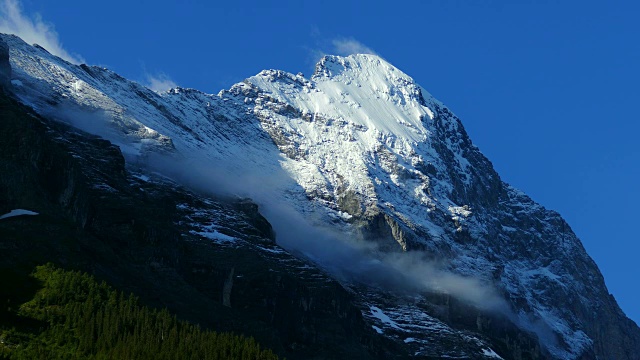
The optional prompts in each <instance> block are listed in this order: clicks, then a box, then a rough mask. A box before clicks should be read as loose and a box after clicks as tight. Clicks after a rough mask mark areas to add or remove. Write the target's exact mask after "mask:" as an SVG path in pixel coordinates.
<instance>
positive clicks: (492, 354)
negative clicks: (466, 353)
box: [482, 349, 502, 359]
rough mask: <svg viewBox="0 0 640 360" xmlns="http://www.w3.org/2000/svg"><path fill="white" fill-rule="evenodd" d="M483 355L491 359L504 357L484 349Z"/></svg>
mask: <svg viewBox="0 0 640 360" xmlns="http://www.w3.org/2000/svg"><path fill="white" fill-rule="evenodd" d="M482 354H483V355H484V356H487V357H490V358H495V359H502V357H501V356H500V355H498V354H496V352H495V351H493V350H492V349H482Z"/></svg>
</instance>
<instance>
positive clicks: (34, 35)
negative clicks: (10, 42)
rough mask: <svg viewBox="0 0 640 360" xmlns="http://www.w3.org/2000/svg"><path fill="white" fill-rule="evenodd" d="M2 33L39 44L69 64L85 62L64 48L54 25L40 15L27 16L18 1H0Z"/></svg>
mask: <svg viewBox="0 0 640 360" xmlns="http://www.w3.org/2000/svg"><path fill="white" fill-rule="evenodd" d="M0 32H3V33H6V34H14V35H17V36H19V37H21V38H22V40H24V41H26V42H27V43H29V44H34V43H35V44H38V45H40V46H42V47H43V48H45V49H47V51H49V52H50V53H52V54H53V55H56V56H59V57H61V58H63V59H65V60H67V61H69V62H72V63H75V64H80V63H83V62H84V59H83V58H82V57H81V56H79V55H77V54H71V53H69V52H68V51H67V50H65V49H64V48H63V47H62V43H61V42H60V39H59V38H58V33H57V32H56V30H55V28H54V26H53V24H51V23H47V22H45V21H44V20H43V19H42V16H40V14H35V15H34V16H32V17H30V16H27V15H25V14H24V13H23V12H22V6H21V4H20V2H19V1H18V0H0Z"/></svg>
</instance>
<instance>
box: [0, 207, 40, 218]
mask: <svg viewBox="0 0 640 360" xmlns="http://www.w3.org/2000/svg"><path fill="white" fill-rule="evenodd" d="M21 215H39V214H38V213H37V212H35V211H31V210H25V209H13V210H11V211H9V212H8V213H6V214H4V215H2V216H0V220H2V219H7V218H10V217H14V216H21Z"/></svg>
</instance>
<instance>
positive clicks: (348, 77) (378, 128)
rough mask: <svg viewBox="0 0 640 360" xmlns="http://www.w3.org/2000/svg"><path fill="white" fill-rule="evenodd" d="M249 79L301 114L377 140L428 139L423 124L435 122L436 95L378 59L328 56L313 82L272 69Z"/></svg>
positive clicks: (322, 61)
mask: <svg viewBox="0 0 640 360" xmlns="http://www.w3.org/2000/svg"><path fill="white" fill-rule="evenodd" d="M247 81H248V82H249V83H250V84H252V85H254V86H255V87H257V88H259V89H260V90H261V91H262V92H264V93H267V94H269V95H270V96H271V97H273V98H274V99H276V100H277V101H279V102H282V103H287V104H290V105H292V106H293V107H294V108H296V109H297V110H299V111H300V112H301V113H302V114H310V116H311V117H312V118H316V117H317V116H321V117H323V118H330V119H334V120H338V121H346V122H349V123H352V124H353V125H355V126H358V127H361V128H362V129H364V130H371V131H372V132H374V133H375V134H374V135H375V136H379V135H382V136H383V137H391V138H401V139H405V140H409V141H411V142H420V141H424V140H425V139H426V138H427V137H428V135H429V129H428V127H427V126H425V121H424V120H425V119H433V118H434V112H433V105H434V104H435V103H436V101H435V100H434V99H433V98H432V97H431V95H430V94H428V93H426V92H424V90H423V89H422V88H421V87H420V86H419V85H417V84H416V83H415V81H414V80H413V79H412V78H411V77H409V76H408V75H406V74H405V73H403V72H402V71H400V70H398V69H397V68H396V67H394V66H393V65H391V64H389V63H388V62H387V61H385V60H384V59H382V58H380V57H378V56H376V55H364V54H358V55H350V56H347V57H340V56H332V55H328V56H324V57H323V58H322V59H321V60H320V62H318V64H317V65H316V71H315V73H314V74H313V76H312V77H311V79H310V80H307V79H305V78H303V77H302V76H301V75H293V74H289V73H286V72H282V71H277V70H267V71H263V72H261V73H259V74H258V75H256V76H253V77H251V78H249V79H247ZM365 132H366V131H365Z"/></svg>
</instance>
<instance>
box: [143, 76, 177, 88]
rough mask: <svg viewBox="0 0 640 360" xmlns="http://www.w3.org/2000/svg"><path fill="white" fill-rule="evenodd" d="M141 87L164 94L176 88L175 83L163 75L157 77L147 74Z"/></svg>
mask: <svg viewBox="0 0 640 360" xmlns="http://www.w3.org/2000/svg"><path fill="white" fill-rule="evenodd" d="M143 85H144V86H146V87H148V88H149V89H151V90H153V91H155V92H165V91H167V90H169V89H173V88H175V87H177V86H178V84H176V82H175V81H173V80H171V79H170V78H169V77H168V76H167V75H166V74H164V73H160V74H157V75H151V74H147V75H146V80H145V82H144V84H143Z"/></svg>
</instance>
